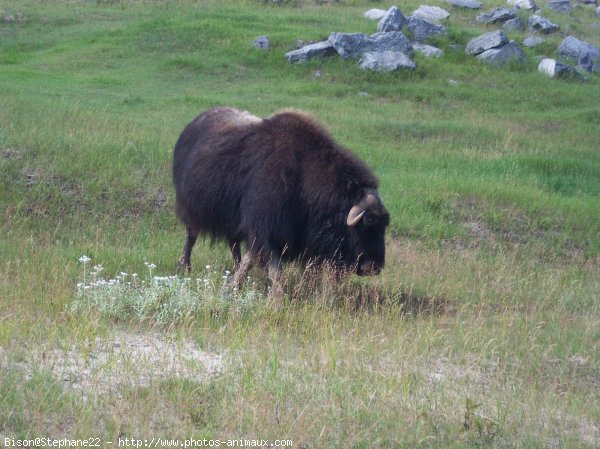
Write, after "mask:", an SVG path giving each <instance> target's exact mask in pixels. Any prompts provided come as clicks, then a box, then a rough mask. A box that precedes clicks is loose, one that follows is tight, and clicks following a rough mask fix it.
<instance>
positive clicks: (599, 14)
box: [596, 6, 600, 16]
mask: <svg viewBox="0 0 600 449" xmlns="http://www.w3.org/2000/svg"><path fill="white" fill-rule="evenodd" d="M596 15H597V16H600V6H598V7H597V8H596Z"/></svg>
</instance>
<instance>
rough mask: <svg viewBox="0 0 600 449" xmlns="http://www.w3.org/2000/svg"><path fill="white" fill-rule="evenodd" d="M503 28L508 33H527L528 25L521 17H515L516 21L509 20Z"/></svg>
mask: <svg viewBox="0 0 600 449" xmlns="http://www.w3.org/2000/svg"><path fill="white" fill-rule="evenodd" d="M502 28H504V29H505V30H506V31H525V28H527V25H526V24H525V21H524V20H523V19H521V18H520V17H515V18H514V19H509V20H507V21H506V22H504V25H502Z"/></svg>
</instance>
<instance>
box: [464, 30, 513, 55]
mask: <svg viewBox="0 0 600 449" xmlns="http://www.w3.org/2000/svg"><path fill="white" fill-rule="evenodd" d="M505 44H508V38H507V37H506V34H504V32H503V31H502V30H496V31H492V32H491V33H485V34H482V35H481V36H478V37H475V38H473V39H471V40H470V41H469V43H468V44H467V48H465V52H467V53H468V54H470V55H478V54H480V53H483V52H484V51H486V50H490V49H492V48H497V47H502V46H503V45H505Z"/></svg>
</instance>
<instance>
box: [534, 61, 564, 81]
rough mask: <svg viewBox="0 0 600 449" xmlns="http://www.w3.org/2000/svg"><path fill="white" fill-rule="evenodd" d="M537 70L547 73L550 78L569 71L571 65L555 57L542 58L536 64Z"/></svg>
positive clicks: (558, 76) (562, 75)
mask: <svg viewBox="0 0 600 449" xmlns="http://www.w3.org/2000/svg"><path fill="white" fill-rule="evenodd" d="M538 72H540V73H543V74H544V75H548V76H549V77H550V78H560V77H564V76H567V75H569V74H570V73H571V67H569V66H568V65H566V64H563V63H561V62H558V61H556V60H555V59H550V58H544V59H542V60H541V61H540V63H539V64H538Z"/></svg>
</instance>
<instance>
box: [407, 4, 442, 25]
mask: <svg viewBox="0 0 600 449" xmlns="http://www.w3.org/2000/svg"><path fill="white" fill-rule="evenodd" d="M411 17H414V18H416V19H421V20H424V21H425V22H429V23H433V24H434V25H441V22H442V21H444V20H446V19H447V18H448V17H450V13H449V12H448V11H446V10H445V9H442V8H439V7H437V6H427V5H421V6H419V7H418V8H417V9H415V11H414V12H413V13H412V15H411Z"/></svg>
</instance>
